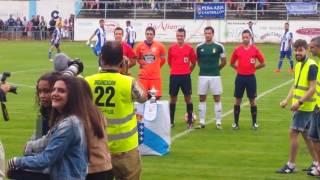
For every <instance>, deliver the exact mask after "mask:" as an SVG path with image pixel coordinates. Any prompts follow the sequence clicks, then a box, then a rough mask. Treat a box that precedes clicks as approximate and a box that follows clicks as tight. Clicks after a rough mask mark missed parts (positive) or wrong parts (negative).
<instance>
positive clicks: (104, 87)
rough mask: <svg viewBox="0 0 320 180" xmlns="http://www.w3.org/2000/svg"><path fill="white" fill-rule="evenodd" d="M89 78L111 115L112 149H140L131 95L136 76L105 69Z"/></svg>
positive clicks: (100, 103) (96, 96)
mask: <svg viewBox="0 0 320 180" xmlns="http://www.w3.org/2000/svg"><path fill="white" fill-rule="evenodd" d="M86 80H87V82H88V83H89V85H90V88H91V91H92V94H93V100H94V102H95V104H96V105H97V106H98V108H99V109H100V110H101V111H102V113H103V114H104V115H105V117H106V118H107V122H108V125H107V134H108V146H109V148H110V152H111V153H120V152H127V151H130V150H132V149H134V148H136V147H137V146H138V132H137V120H136V115H135V110H134V104H133V102H132V95H131V89H132V82H133V78H131V77H129V76H124V75H121V74H120V73H109V72H107V73H105V72H104V73H99V74H95V75H92V76H88V77H86Z"/></svg>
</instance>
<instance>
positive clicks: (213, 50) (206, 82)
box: [196, 26, 226, 129]
mask: <svg viewBox="0 0 320 180" xmlns="http://www.w3.org/2000/svg"><path fill="white" fill-rule="evenodd" d="M213 35H214V29H213V28H212V27H211V26H208V27H206V28H205V29H204V36H205V42H204V43H200V44H199V45H198V46H197V50H196V52H197V58H198V65H199V67H200V73H199V80H198V94H199V97H200V103H199V118H200V126H199V127H198V128H204V127H205V116H206V109H207V105H206V98H207V93H208V90H210V92H211V94H212V95H213V99H214V102H215V103H214V111H215V116H216V127H217V128H218V129H222V127H221V118H222V117H221V116H222V104H221V99H220V95H221V94H222V83H221V78H220V70H221V69H222V68H223V67H224V66H225V65H226V55H225V50H224V46H223V45H222V44H220V43H218V42H216V41H214V40H213Z"/></svg>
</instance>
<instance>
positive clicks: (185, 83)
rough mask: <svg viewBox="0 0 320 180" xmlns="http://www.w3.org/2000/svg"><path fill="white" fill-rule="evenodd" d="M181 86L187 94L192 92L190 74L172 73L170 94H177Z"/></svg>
mask: <svg viewBox="0 0 320 180" xmlns="http://www.w3.org/2000/svg"><path fill="white" fill-rule="evenodd" d="M179 88H181V90H182V92H183V94H184V95H185V96H189V95H191V94H192V87H191V78H190V74H185V75H170V83H169V94H170V96H177V95H178V93H179Z"/></svg>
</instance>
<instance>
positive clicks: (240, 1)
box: [236, 0, 246, 16]
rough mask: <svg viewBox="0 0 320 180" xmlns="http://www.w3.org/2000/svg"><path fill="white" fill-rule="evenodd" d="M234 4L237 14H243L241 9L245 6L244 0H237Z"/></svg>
mask: <svg viewBox="0 0 320 180" xmlns="http://www.w3.org/2000/svg"><path fill="white" fill-rule="evenodd" d="M236 6H237V15H238V16H242V15H243V10H244V8H245V6H246V3H245V0H239V1H238V2H237V5H236Z"/></svg>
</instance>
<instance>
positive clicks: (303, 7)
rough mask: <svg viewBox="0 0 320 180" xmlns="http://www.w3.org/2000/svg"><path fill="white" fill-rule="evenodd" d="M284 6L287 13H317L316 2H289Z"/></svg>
mask: <svg viewBox="0 0 320 180" xmlns="http://www.w3.org/2000/svg"><path fill="white" fill-rule="evenodd" d="M286 8H287V13H288V14H317V3H316V2H291V3H290V2H289V3H286Z"/></svg>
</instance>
